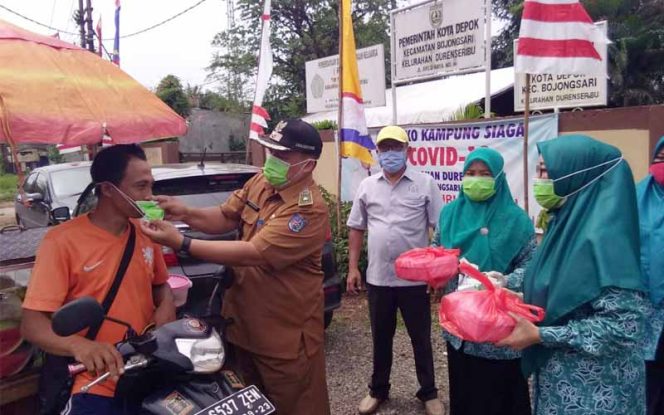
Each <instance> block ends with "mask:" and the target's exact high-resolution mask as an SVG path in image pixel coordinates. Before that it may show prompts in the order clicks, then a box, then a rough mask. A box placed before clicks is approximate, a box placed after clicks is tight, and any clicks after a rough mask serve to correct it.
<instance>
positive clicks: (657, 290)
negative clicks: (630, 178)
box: [636, 137, 664, 415]
mask: <svg viewBox="0 0 664 415" xmlns="http://www.w3.org/2000/svg"><path fill="white" fill-rule="evenodd" d="M648 170H649V172H650V174H649V175H648V176H646V178H645V179H643V180H642V181H641V182H640V183H639V184H637V185H636V198H637V202H638V205H639V221H640V223H641V269H642V271H643V277H644V281H645V283H646V284H647V286H648V292H649V294H650V301H651V303H652V306H653V307H652V310H651V313H650V314H649V315H648V319H647V320H646V341H645V358H646V401H647V404H648V415H658V414H664V335H662V327H664V137H661V138H660V139H659V142H658V143H657V145H656V146H655V152H654V154H653V159H652V164H651V165H650V169H648Z"/></svg>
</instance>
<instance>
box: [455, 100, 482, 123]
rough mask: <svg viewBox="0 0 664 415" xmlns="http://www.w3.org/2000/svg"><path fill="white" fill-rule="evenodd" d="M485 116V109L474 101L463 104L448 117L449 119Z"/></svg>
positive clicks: (475, 118)
mask: <svg viewBox="0 0 664 415" xmlns="http://www.w3.org/2000/svg"><path fill="white" fill-rule="evenodd" d="M483 116H484V109H483V108H482V107H481V106H480V105H478V104H474V103H470V104H468V105H462V106H460V107H459V108H457V110H456V111H454V113H453V114H452V115H451V116H450V117H449V118H448V120H447V121H464V120H477V119H480V118H482V117H483Z"/></svg>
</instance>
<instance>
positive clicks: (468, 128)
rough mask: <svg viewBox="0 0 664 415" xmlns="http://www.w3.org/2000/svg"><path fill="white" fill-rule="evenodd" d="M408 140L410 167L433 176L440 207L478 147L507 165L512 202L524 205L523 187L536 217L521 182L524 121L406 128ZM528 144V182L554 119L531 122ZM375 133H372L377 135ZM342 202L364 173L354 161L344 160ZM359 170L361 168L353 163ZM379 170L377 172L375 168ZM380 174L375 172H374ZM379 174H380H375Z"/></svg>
mask: <svg viewBox="0 0 664 415" xmlns="http://www.w3.org/2000/svg"><path fill="white" fill-rule="evenodd" d="M404 128H405V129H406V132H407V133H408V137H409V140H410V143H409V154H408V165H409V166H410V167H412V168H415V169H416V170H418V171H421V172H423V173H426V174H429V175H431V176H432V177H433V178H434V179H435V181H436V184H437V185H438V189H439V190H440V194H441V197H442V198H443V202H444V203H449V202H451V201H453V200H454V199H455V198H456V197H457V196H458V194H459V191H461V180H462V179H463V165H464V163H465V161H466V157H467V156H468V154H470V152H471V151H473V150H474V149H475V148H478V147H490V148H493V149H495V150H497V151H498V152H500V154H501V155H502V156H503V158H504V159H505V167H504V170H503V171H504V173H505V175H506V177H507V181H508V183H509V185H510V189H511V190H512V196H513V197H514V199H515V200H516V202H517V203H518V204H519V205H520V206H521V207H524V205H523V194H524V190H525V189H524V186H527V189H528V191H529V192H530V193H529V213H530V216H531V218H532V219H533V220H534V219H535V218H536V217H537V214H538V213H539V211H540V209H541V208H540V207H539V205H538V204H537V202H536V201H535V198H534V196H533V193H532V182H529V183H524V182H523V151H522V150H523V135H524V131H525V130H524V125H523V118H503V119H500V120H495V121H479V122H468V123H454V124H427V125H411V126H404ZM529 129H530V131H529V139H528V177H529V178H533V177H535V168H536V166H537V159H538V152H537V146H536V145H537V143H539V142H541V141H543V140H548V139H551V138H555V137H557V136H558V116H557V114H550V115H542V116H534V117H531V119H530V127H529ZM377 133H378V130H372V134H373V135H375V134H377ZM343 162H344V164H343V168H344V172H343V174H344V175H343V176H342V181H341V183H342V193H341V195H342V199H344V200H352V197H353V195H354V194H355V192H354V190H355V189H356V188H357V186H358V185H359V182H360V181H361V180H362V179H363V178H364V177H366V176H367V173H366V170H364V171H362V169H361V168H359V167H355V162H356V160H354V159H344V160H343ZM356 165H357V166H359V163H356ZM376 167H377V166H376ZM377 168H378V167H377ZM376 171H378V170H376Z"/></svg>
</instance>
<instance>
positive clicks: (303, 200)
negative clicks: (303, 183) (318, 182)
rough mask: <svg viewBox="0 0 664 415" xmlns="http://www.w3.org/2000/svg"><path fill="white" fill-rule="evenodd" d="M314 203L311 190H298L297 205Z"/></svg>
mask: <svg viewBox="0 0 664 415" xmlns="http://www.w3.org/2000/svg"><path fill="white" fill-rule="evenodd" d="M313 204H314V197H313V195H312V194H311V190H309V189H304V190H303V191H302V192H300V197H299V198H298V200H297V205H298V206H311V205H313Z"/></svg>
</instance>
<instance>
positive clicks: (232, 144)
mask: <svg viewBox="0 0 664 415" xmlns="http://www.w3.org/2000/svg"><path fill="white" fill-rule="evenodd" d="M228 148H229V149H230V151H245V150H246V149H247V142H246V141H244V140H243V139H241V138H237V137H235V136H234V135H232V134H231V136H230V138H229V140H228Z"/></svg>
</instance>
